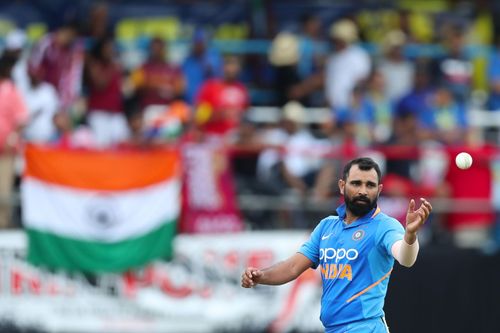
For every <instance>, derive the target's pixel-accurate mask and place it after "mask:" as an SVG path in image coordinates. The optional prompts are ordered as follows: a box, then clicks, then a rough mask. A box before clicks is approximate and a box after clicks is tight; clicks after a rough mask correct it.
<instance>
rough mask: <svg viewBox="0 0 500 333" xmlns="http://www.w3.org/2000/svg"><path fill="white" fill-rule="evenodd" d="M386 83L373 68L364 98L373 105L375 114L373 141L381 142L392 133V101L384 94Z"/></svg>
mask: <svg viewBox="0 0 500 333" xmlns="http://www.w3.org/2000/svg"><path fill="white" fill-rule="evenodd" d="M386 85H387V82H386V79H385V77H384V76H383V75H382V73H381V72H379V71H377V70H375V71H374V72H373V73H372V74H371V75H370V78H369V80H368V85H367V92H366V98H367V99H368V101H369V103H371V105H373V110H374V116H375V127H374V131H373V138H374V141H375V142H383V141H385V140H387V139H388V138H389V137H390V136H391V134H392V119H393V116H394V103H393V101H391V100H390V99H389V98H388V97H387V95H386V94H385V90H386V88H385V87H386Z"/></svg>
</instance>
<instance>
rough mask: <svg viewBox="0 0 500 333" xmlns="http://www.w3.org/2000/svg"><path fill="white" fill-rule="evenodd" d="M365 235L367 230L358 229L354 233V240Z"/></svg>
mask: <svg viewBox="0 0 500 333" xmlns="http://www.w3.org/2000/svg"><path fill="white" fill-rule="evenodd" d="M364 236H365V231H364V230H361V229H359V230H356V231H355V232H354V233H353V234H352V240H355V241H359V240H360V239H361V238H363V237H364Z"/></svg>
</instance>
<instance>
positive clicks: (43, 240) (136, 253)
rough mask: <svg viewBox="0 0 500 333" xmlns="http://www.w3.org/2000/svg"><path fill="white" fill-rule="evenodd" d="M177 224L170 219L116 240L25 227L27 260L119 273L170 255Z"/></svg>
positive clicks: (91, 270) (58, 267)
mask: <svg viewBox="0 0 500 333" xmlns="http://www.w3.org/2000/svg"><path fill="white" fill-rule="evenodd" d="M176 227H177V223H176V221H169V222H166V223H164V224H161V226H160V227H158V228H156V229H154V230H152V231H150V232H148V233H147V234H144V235H141V236H139V237H136V238H129V239H127V240H124V241H119V242H115V243H102V242H98V241H86V240H76V239H72V238H67V237H64V236H60V235H55V234H53V233H48V232H43V231H39V230H35V229H27V233H28V239H29V243H28V244H29V248H28V261H29V262H31V263H32V264H34V265H37V266H42V267H46V268H49V269H64V270H66V271H70V272H71V271H80V272H85V273H101V272H116V273H121V272H124V271H127V270H129V269H131V268H140V267H143V266H144V265H146V264H147V263H148V262H150V261H151V260H154V259H160V258H163V259H169V258H171V257H172V254H173V239H174V236H175V234H176Z"/></svg>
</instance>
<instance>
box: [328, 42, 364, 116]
mask: <svg viewBox="0 0 500 333" xmlns="http://www.w3.org/2000/svg"><path fill="white" fill-rule="evenodd" d="M370 68H371V60H370V57H369V55H368V53H367V52H366V51H365V50H363V49H362V48H361V47H359V46H356V45H351V46H348V47H347V48H346V49H344V50H341V51H339V52H335V53H334V54H333V55H331V56H330V57H329V58H328V60H327V63H326V77H325V95H326V98H327V100H328V102H329V103H330V105H331V106H332V107H333V108H335V109H337V108H343V107H346V106H347V105H348V104H349V101H350V99H351V92H352V90H353V88H354V87H355V86H356V85H357V84H358V83H359V81H361V80H363V79H365V78H367V77H368V75H369V74H370Z"/></svg>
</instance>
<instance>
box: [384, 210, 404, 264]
mask: <svg viewBox="0 0 500 333" xmlns="http://www.w3.org/2000/svg"><path fill="white" fill-rule="evenodd" d="M404 234H405V229H404V228H403V226H402V225H401V223H399V221H398V220H396V219H393V218H388V219H386V220H384V221H381V223H380V226H379V228H378V232H377V244H379V246H380V247H381V249H382V250H383V251H384V253H386V254H387V255H390V256H392V252H391V251H392V250H391V249H392V245H393V244H394V243H395V242H397V241H398V240H401V239H403V237H404Z"/></svg>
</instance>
